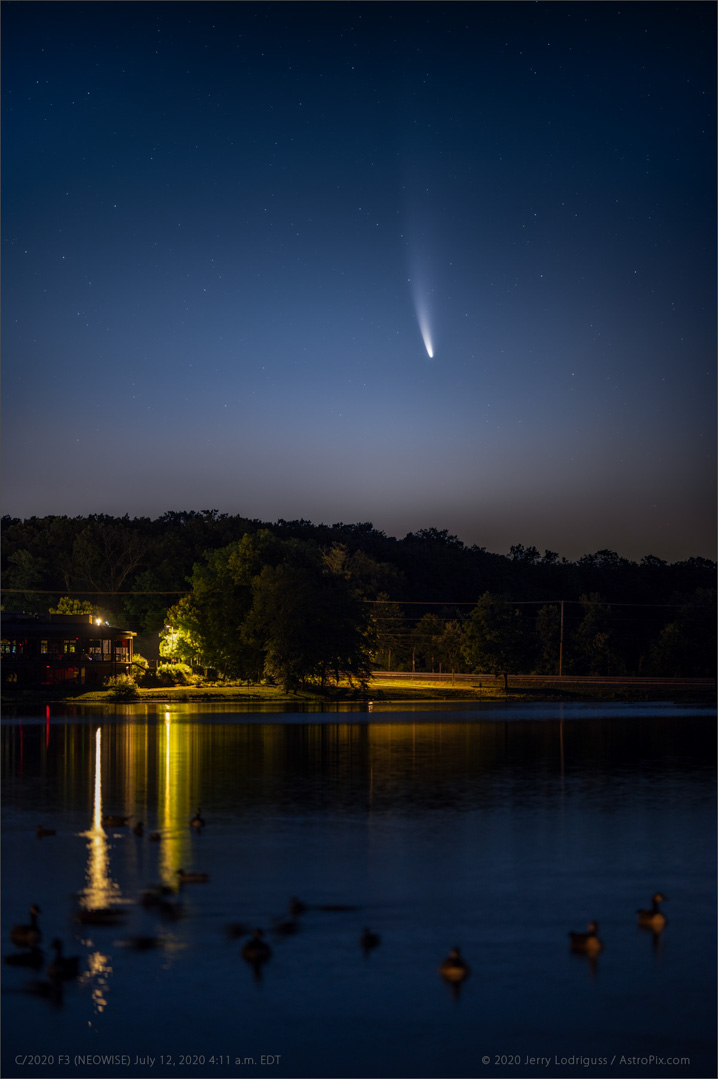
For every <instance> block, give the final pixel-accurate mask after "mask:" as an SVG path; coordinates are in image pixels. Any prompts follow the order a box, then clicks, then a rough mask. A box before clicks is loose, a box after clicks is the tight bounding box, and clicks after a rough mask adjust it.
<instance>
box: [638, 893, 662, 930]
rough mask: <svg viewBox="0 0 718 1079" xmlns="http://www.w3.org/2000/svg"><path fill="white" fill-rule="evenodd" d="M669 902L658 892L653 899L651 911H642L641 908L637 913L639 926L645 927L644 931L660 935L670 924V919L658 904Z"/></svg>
mask: <svg viewBox="0 0 718 1079" xmlns="http://www.w3.org/2000/svg"><path fill="white" fill-rule="evenodd" d="M667 902H668V900H667V899H666V897H665V896H664V895H661V893H660V892H656V894H655V895H654V896H653V898H652V899H651V907H650V909H649V910H641V909H640V908H639V909H638V910H637V911H636V914H637V915H638V924H639V925H640V926H643V928H644V929H652V930H653V932H654V933H660V932H661V930H662V929H663V928H664V927H665V925H666V923H667V922H668V919H667V918H666V916H665V914H664V913H663V911H662V910H660V909H659V906H658V904H659V903H667Z"/></svg>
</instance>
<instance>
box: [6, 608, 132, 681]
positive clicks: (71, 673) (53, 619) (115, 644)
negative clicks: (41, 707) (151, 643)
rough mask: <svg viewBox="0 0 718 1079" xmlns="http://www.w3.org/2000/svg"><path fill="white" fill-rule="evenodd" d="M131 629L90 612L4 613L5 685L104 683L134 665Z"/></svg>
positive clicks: (124, 672)
mask: <svg viewBox="0 0 718 1079" xmlns="http://www.w3.org/2000/svg"><path fill="white" fill-rule="evenodd" d="M135 636H136V634H135V633H133V632H132V631H131V630H128V629H117V628H115V627H114V626H109V625H108V624H107V622H101V621H100V619H96V618H93V616H92V615H90V614H40V615H34V614H17V613H13V612H3V615H2V684H3V686H6V687H7V688H8V689H13V688H15V689H25V688H33V687H39V686H63V685H78V686H84V685H87V686H101V685H103V684H104V682H105V681H106V679H108V678H110V677H112V676H113V675H118V674H126V673H127V671H128V669H129V667H130V664H131V663H132V640H133V638H134V637H135Z"/></svg>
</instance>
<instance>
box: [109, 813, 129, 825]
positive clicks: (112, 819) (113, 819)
mask: <svg viewBox="0 0 718 1079" xmlns="http://www.w3.org/2000/svg"><path fill="white" fill-rule="evenodd" d="M129 819H130V818H129V817H117V816H112V814H108V815H107V816H106V817H103V818H102V827H103V828H126V827H127V823H128V821H129Z"/></svg>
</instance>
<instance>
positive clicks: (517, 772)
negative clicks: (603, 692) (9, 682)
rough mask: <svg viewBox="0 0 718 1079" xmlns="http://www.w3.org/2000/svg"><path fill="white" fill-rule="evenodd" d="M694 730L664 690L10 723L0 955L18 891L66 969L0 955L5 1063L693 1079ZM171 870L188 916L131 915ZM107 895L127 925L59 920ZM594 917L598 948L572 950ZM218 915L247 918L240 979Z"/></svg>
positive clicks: (227, 1071) (696, 945)
mask: <svg viewBox="0 0 718 1079" xmlns="http://www.w3.org/2000/svg"><path fill="white" fill-rule="evenodd" d="M715 730H716V721H715V713H714V712H713V711H710V710H707V709H701V708H694V709H680V708H674V707H671V706H666V705H655V706H645V705H643V706H637V707H628V706H590V705H576V706H570V707H567V706H563V707H561V706H557V705H550V706H548V705H536V706H525V707H520V708H519V707H517V706H507V707H504V708H501V707H490V706H486V707H483V708H482V707H471V706H451V707H442V708H441V709H439V710H436V709H429V708H426V707H424V708H419V709H417V710H415V711H410V712H408V711H406V710H402V711H396V710H394V711H388V710H387V711H378V712H373V713H366V712H364V713H362V712H350V711H342V712H340V713H335V714H327V713H324V714H309V713H305V714H268V713H261V714H260V713H239V712H237V711H236V710H235V711H230V710H228V709H226V708H220V707H217V708H202V710H201V712H200V711H198V710H197V708H196V707H193V706H191V705H179V706H172V707H171V708H168V709H167V710H163V709H162V708H161V707H160V708H158V707H157V706H155V707H154V708H148V707H139V706H118V707H117V708H116V709H113V710H99V711H96V712H95V713H91V712H90V711H89V710H88V711H85V712H78V713H77V714H71V713H70V712H69V711H65V712H63V711H62V709H59V708H53V709H52V710H50V711H49V712H48V713H44V712H43V713H42V714H41V715H33V716H24V717H20V716H16V717H8V718H6V719H4V720H3V724H2V753H3V784H2V800H3V851H2V855H3V858H2V860H3V876H2V884H3V889H2V908H3V909H2V913H3V931H2V941H3V947H2V951H3V955H4V956H7V955H8V954H10V953H12V952H13V951H14V949H13V946H12V944H11V943H10V929H11V927H12V925H13V924H14V923H15V922H27V921H28V907H29V905H30V904H31V903H37V904H38V905H39V906H40V907H41V909H42V914H41V916H40V927H41V929H42V933H43V940H42V945H43V948H44V949H45V952H46V954H48V953H50V947H49V945H50V942H51V940H52V938H53V937H55V936H59V937H61V938H62V939H63V941H64V944H65V952H66V953H68V954H74V955H79V956H80V957H81V960H82V974H81V976H80V977H79V979H78V980H76V981H69V982H67V983H66V984H65V985H64V988H63V989H62V990H61V991H60V992H59V993H57V992H55V991H54V989H53V983H52V982H50V981H49V980H48V979H47V976H46V973H45V971H44V970H40V971H38V972H34V971H32V970H23V969H18V968H14V967H9V966H7V965H4V966H3V979H2V1008H3V1024H2V1035H3V1037H2V1075H3V1076H5V1077H7V1079H9V1077H11V1076H22V1077H27V1079H31V1077H35V1076H42V1077H44V1079H56V1077H60V1076H84V1077H92V1079H98V1077H99V1079H101V1077H105V1076H126V1077H127V1079H146V1077H153V1076H170V1075H171V1076H175V1077H177V1079H193V1077H204V1076H212V1077H217V1079H227V1077H235V1076H247V1077H249V1076H262V1077H264V1076H266V1077H268V1079H287V1077H312V1079H320V1077H324V1076H336V1077H348V1076H360V1077H361V1076H363V1077H432V1076H433V1077H444V1076H446V1077H449V1076H458V1077H474V1076H481V1077H486V1079H490V1077H496V1076H500V1077H502V1079H503V1077H507V1076H513V1077H526V1076H531V1077H533V1076H539V1075H548V1076H564V1077H570V1076H581V1075H599V1076H605V1077H609V1076H610V1077H614V1076H621V1077H625V1076H650V1077H656V1076H670V1077H678V1076H700V1077H712V1076H715V1075H716V1054H715V1015H716V992H715V966H716V935H715V909H716V905H715V899H716V896H715V881H716V865H715V850H716V834H715V833H716V828H715V823H716V814H715V760H716V755H715ZM197 806H201V808H202V815H203V816H204V817H205V819H206V821H207V825H206V828H205V829H204V830H203V831H202V832H201V833H199V834H197V833H195V831H194V830H193V829H191V828H190V827H189V820H190V817H191V816H192V814H193V813H194V811H195V809H196V808H197ZM110 813H111V814H130V815H131V818H132V819H131V824H135V823H137V822H138V821H142V822H144V826H145V828H146V830H147V831H146V833H145V835H144V836H142V837H139V836H135V835H133V834H132V831H131V828H124V829H123V828H110V829H108V830H105V829H103V828H102V826H101V824H100V821H101V818H102V816H103V815H105V814H110ZM38 824H41V825H43V826H45V827H48V828H54V829H56V831H57V835H56V836H53V837H48V838H44V839H38V838H37V837H36V834H35V829H36V826H37V825H38ZM154 830H157V831H159V832H160V833H161V837H162V838H161V840H160V841H159V842H152V841H151V840H150V838H149V836H148V834H147V832H149V831H154ZM180 867H182V868H184V869H185V870H193V871H201V872H205V873H208V874H209V882H208V883H195V884H187V885H185V886H184V887H183V888H182V890H181V897H180V898H181V903H182V917H181V918H179V919H177V920H169V919H168V918H167V917H166V916H163V915H162V914H161V913H160V912H158V911H157V910H145V909H143V907H141V906H140V905H139V904H138V899H139V897H140V895H141V893H142V891H143V889H145V888H147V887H148V886H149V885H151V884H153V883H159V882H163V883H165V884H174V883H175V881H176V870H177V869H178V868H180ZM658 890H660V891H662V892H664V894H665V895H666V896H667V897H668V900H669V901H668V902H667V903H666V905H665V910H666V914H667V915H668V918H669V922H668V925H667V927H666V928H665V930H664V931H663V932H662V933H661V934H658V935H654V934H652V933H651V932H648V931H646V930H643V929H641V928H639V927H638V926H637V923H636V916H635V911H636V908H637V907H639V906H643V907H645V906H647V905H648V904H649V901H650V898H651V896H652V894H653V893H654V892H655V891H658ZM291 896H299V897H300V898H301V899H302V900H304V902H305V903H307V904H308V905H309V907H310V909H308V910H307V911H306V912H305V913H303V914H302V915H301V916H300V917H299V929H298V932H296V933H294V934H291V935H284V934H278V933H277V932H276V931H275V929H274V927H275V920H276V919H286V918H287V907H288V903H289V899H290V897H291ZM170 898H172V897H170ZM110 903H111V904H113V905H116V906H121V907H123V909H124V910H125V911H126V921H125V922H124V923H123V924H118V925H114V926H95V925H82V924H79V923H78V922H77V920H76V912H77V910H78V909H82V908H83V907H84V908H86V907H105V906H107V905H108V904H110ZM337 906H339V907H345V908H350V909H338V910H337V909H326V908H327V907H337ZM590 919H597V920H598V921H599V923H600V936H601V937H602V939H603V941H604V950H603V952H602V953H601V955H600V956H599V958H598V959H597V960H595V961H591V960H589V959H587V958H585V957H583V956H576V955H572V954H570V952H569V948H568V936H567V934H568V931H569V930H571V929H583V928H585V925H586V923H587V922H588V921H589V920H590ZM236 922H242V923H246V925H247V926H249V927H253V926H261V927H263V928H264V929H265V930H266V933H267V938H266V939H267V940H268V941H269V943H270V944H271V946H272V949H273V955H272V958H271V959H270V960H269V962H267V963H266V965H265V966H264V967H262V968H261V969H260V970H259V971H255V970H254V969H253V968H252V967H251V966H249V965H248V964H247V963H246V962H245V961H244V960H243V959H242V957H241V949H242V945H243V941H244V939H245V938H243V937H240V938H239V939H230V938H229V937H228V936H227V933H226V927H227V924H228V923H236ZM365 926H368V927H369V928H370V929H371V930H373V931H374V932H376V933H379V934H380V935H381V943H380V945H379V946H378V947H377V948H375V949H373V950H372V951H371V953H370V954H368V955H365V954H364V953H363V951H362V949H361V947H360V945H359V938H360V935H361V933H362V930H363V928H364V927H365ZM138 934H142V935H145V936H151V937H156V938H157V940H156V944H157V946H156V947H153V948H150V949H148V950H137V949H135V948H133V947H132V946H131V941H132V938H133V937H136V936H137V935H138ZM454 945H459V946H460V947H461V949H462V952H463V954H464V955H465V956H466V959H467V960H468V962H469V963H470V965H471V968H472V973H471V975H470V977H469V978H468V979H467V980H466V982H465V983H464V984H463V986H462V987H461V990H460V992H458V993H457V992H455V991H452V989H451V987H450V986H448V985H446V984H445V983H444V982H443V981H442V979H441V978H440V977H439V974H438V971H437V968H438V966H439V964H440V962H441V960H442V959H443V958H444V957H445V955H446V954H447V952H448V951H449V949H450V948H451V947H452V946H454Z"/></svg>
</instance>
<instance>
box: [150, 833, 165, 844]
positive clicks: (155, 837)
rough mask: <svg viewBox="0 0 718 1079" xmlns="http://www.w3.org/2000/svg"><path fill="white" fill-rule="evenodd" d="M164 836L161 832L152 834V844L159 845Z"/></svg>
mask: <svg viewBox="0 0 718 1079" xmlns="http://www.w3.org/2000/svg"><path fill="white" fill-rule="evenodd" d="M161 838H162V836H161V835H160V833H159V832H150V843H159V841H160V839H161Z"/></svg>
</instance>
